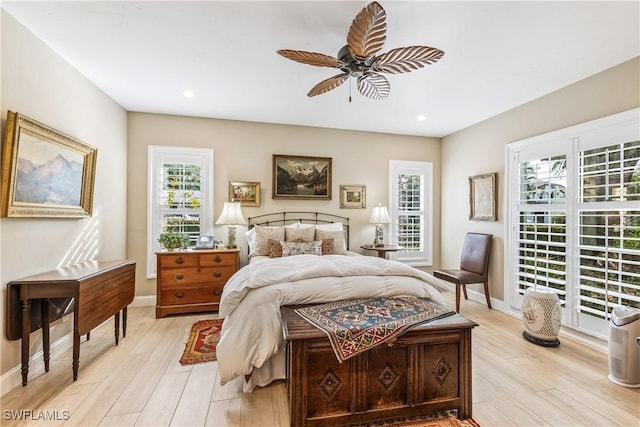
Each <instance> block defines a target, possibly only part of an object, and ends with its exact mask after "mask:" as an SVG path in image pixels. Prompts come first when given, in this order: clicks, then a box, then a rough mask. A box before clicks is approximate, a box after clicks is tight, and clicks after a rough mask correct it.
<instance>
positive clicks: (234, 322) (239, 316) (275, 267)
mask: <svg viewBox="0 0 640 427" xmlns="http://www.w3.org/2000/svg"><path fill="white" fill-rule="evenodd" d="M248 221H249V230H248V231H247V241H248V243H249V256H250V262H249V264H248V265H247V266H245V267H243V268H241V269H240V270H239V271H238V272H237V273H236V274H235V275H234V276H233V277H232V278H231V279H230V280H229V281H228V282H227V284H226V285H225V287H224V291H223V294H222V298H221V301H220V309H219V315H220V317H221V318H224V319H225V321H224V323H223V327H222V331H221V336H220V341H219V343H218V345H217V357H218V367H219V372H220V383H221V384H222V385H224V384H226V383H227V382H229V381H231V380H233V379H235V378H237V377H241V376H242V377H244V378H245V382H244V383H243V390H244V391H245V392H251V391H253V390H254V389H255V387H261V386H265V385H268V384H269V383H271V382H273V381H275V380H277V379H285V378H286V359H285V351H284V350H285V341H284V338H283V332H282V319H281V314H280V309H281V307H282V306H289V305H300V304H312V303H324V302H332V301H339V300H344V299H354V298H368V297H376V298H377V297H388V296H399V295H410V296H417V297H428V298H430V299H432V300H433V301H435V302H438V303H440V304H443V305H444V300H443V298H442V296H441V295H440V292H439V289H440V290H442V289H444V288H442V287H441V285H440V284H439V283H438V279H435V278H434V277H433V276H431V275H429V274H427V273H425V272H423V271H420V270H418V269H415V268H412V267H409V266H407V265H405V264H402V263H400V262H396V261H391V260H386V259H383V258H378V257H372V256H363V255H360V254H357V253H355V252H352V251H349V218H346V217H341V216H336V215H331V214H323V213H315V212H312V213H306V212H286V213H284V212H280V213H275V214H267V215H261V216H259V217H253V218H249V219H248ZM309 239H312V240H309ZM287 240H290V242H287ZM269 241H271V242H269ZM318 241H320V242H321V244H318V243H317V242H318ZM274 242H283V243H281V244H280V246H281V248H280V252H278V248H277V247H276V248H275V249H274V246H277V245H274ZM312 242H316V243H314V244H311V245H305V243H312ZM270 243H271V244H272V245H271V247H270V246H269V244H270ZM289 243H291V244H289ZM285 246H286V247H285ZM318 246H320V249H318ZM292 248H293V249H292ZM301 248H302V249H301ZM319 250H320V251H321V252H318V251H319ZM294 254H295V256H294ZM270 255H271V256H270Z"/></svg>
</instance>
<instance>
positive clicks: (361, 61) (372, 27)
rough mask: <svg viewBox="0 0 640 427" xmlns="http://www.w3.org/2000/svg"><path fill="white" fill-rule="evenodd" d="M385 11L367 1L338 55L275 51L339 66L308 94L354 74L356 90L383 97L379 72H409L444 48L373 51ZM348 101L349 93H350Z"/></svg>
mask: <svg viewBox="0 0 640 427" xmlns="http://www.w3.org/2000/svg"><path fill="white" fill-rule="evenodd" d="M386 19H387V14H386V12H385V11H384V9H383V8H382V6H380V4H379V3H378V2H375V1H374V2H372V3H369V4H368V5H367V6H366V7H365V8H364V9H362V10H361V11H360V13H358V14H357V15H356V17H355V18H354V19H353V22H352V23H351V28H349V33H348V35H347V44H346V46H344V47H342V48H341V49H340V51H339V52H338V55H337V58H334V57H332V56H329V55H324V54H322V53H316V52H306V51H303V50H290V49H281V50H278V51H277V53H279V54H280V55H282V56H284V57H285V58H287V59H291V60H293V61H296V62H300V63H303V64H308V65H314V66H316V67H330V68H338V69H340V70H341V71H342V72H341V73H340V74H338V75H336V76H333V77H330V78H328V79H326V80H324V81H322V82H320V83H318V84H317V85H315V86H314V87H313V88H312V89H311V90H310V91H309V93H307V96H310V97H311V96H316V95H321V94H323V93H326V92H329V91H330V90H333V89H335V88H337V87H338V86H340V85H341V84H343V83H344V82H345V81H346V80H347V79H348V78H349V77H355V78H356V79H357V82H358V90H359V91H360V93H361V94H363V95H364V96H367V97H369V98H372V99H384V98H386V97H387V96H388V95H389V91H390V89H391V87H390V85H389V81H388V80H387V78H386V77H385V76H383V75H382V73H389V74H400V73H408V72H410V71H413V70H417V69H418V68H422V67H424V66H425V65H428V64H433V63H434V62H437V61H438V60H439V59H440V58H442V56H443V55H444V52H443V51H441V50H440V49H436V48H434V47H428V46H409V47H400V48H397V49H392V50H390V51H389V52H387V53H383V54H380V55H376V54H377V53H378V52H379V51H380V49H381V48H382V45H383V44H384V42H385V40H386V38H387V35H386V32H387V22H386ZM349 101H351V96H349Z"/></svg>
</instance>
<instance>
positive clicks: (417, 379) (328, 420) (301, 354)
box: [281, 307, 477, 427]
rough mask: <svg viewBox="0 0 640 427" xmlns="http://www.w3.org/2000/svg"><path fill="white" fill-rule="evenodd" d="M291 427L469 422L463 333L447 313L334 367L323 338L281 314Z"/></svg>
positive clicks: (462, 323) (464, 326)
mask: <svg viewBox="0 0 640 427" xmlns="http://www.w3.org/2000/svg"><path fill="white" fill-rule="evenodd" d="M281 314H282V320H283V333H284V337H285V339H286V341H287V389H288V395H289V414H290V417H291V425H292V426H296V427H297V426H336V425H345V424H347V425H348V424H357V423H362V424H365V423H371V422H373V421H381V420H388V419H393V418H401V417H414V416H420V415H428V414H431V413H434V412H439V411H444V410H449V409H457V410H458V417H459V418H460V419H464V418H470V417H471V415H472V413H471V412H472V409H471V404H472V402H471V330H472V329H473V328H474V327H475V326H477V324H476V323H475V322H472V321H470V320H468V319H467V318H465V317H463V316H461V315H459V314H455V315H453V316H449V317H446V318H444V319H440V320H436V321H433V322H430V323H426V324H424V325H421V326H418V327H415V328H413V329H411V330H409V331H408V332H406V333H405V334H403V335H401V336H400V337H398V339H397V340H396V341H395V342H394V343H393V344H392V345H387V344H382V345H380V346H378V347H374V348H373V349H371V350H369V351H366V352H364V353H362V354H360V355H358V356H355V357H353V358H350V359H347V360H345V361H344V362H343V363H340V362H338V359H337V358H336V356H335V353H334V351H333V348H332V347H331V344H330V342H329V339H328V338H327V336H326V334H325V333H324V332H322V331H321V330H319V329H317V328H316V327H315V326H313V325H311V324H310V323H308V322H307V321H305V320H304V319H302V318H301V317H300V316H298V315H297V314H296V313H295V311H293V308H292V307H283V308H282V310H281Z"/></svg>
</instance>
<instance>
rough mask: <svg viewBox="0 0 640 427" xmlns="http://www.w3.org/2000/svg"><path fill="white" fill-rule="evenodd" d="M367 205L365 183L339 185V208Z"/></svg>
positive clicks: (360, 207) (363, 206)
mask: <svg viewBox="0 0 640 427" xmlns="http://www.w3.org/2000/svg"><path fill="white" fill-rule="evenodd" d="M366 207H367V186H366V185H341V186H340V208H341V209H364V208H366Z"/></svg>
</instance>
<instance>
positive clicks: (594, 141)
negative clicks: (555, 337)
mask: <svg viewBox="0 0 640 427" xmlns="http://www.w3.org/2000/svg"><path fill="white" fill-rule="evenodd" d="M638 112H639V110H633V111H629V112H626V113H621V114H617V115H615V116H611V117H608V118H604V119H600V120H596V121H593V122H589V123H585V124H583V125H578V126H574V127H571V128H568V129H563V130H561V131H558V132H553V133H550V134H546V135H541V136H539V137H535V138H530V139H528V140H525V141H520V142H518V143H514V144H510V145H509V146H508V147H507V159H508V184H509V189H508V191H507V193H508V199H509V201H508V203H509V216H508V236H507V239H506V242H507V250H506V253H507V254H508V255H507V256H508V257H510V259H508V260H507V264H506V266H505V270H506V273H505V275H506V277H512V278H513V281H512V282H511V283H513V287H512V288H511V289H505V295H510V297H509V298H508V300H509V301H511V303H512V304H513V305H514V307H518V308H519V307H520V303H521V297H522V295H523V294H524V292H525V291H526V289H528V288H530V287H533V286H538V287H544V288H547V289H550V290H553V291H554V292H556V293H557V294H558V296H559V298H560V300H561V301H562V302H563V307H564V308H563V315H562V322H563V324H564V325H566V326H571V327H574V328H577V329H579V330H582V331H584V332H587V333H591V334H594V335H597V336H600V337H603V338H606V336H607V333H608V321H609V318H610V315H611V312H612V310H613V308H615V307H618V306H630V307H636V308H640V120H639V119H638ZM509 282H510V281H509V280H506V283H509Z"/></svg>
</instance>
